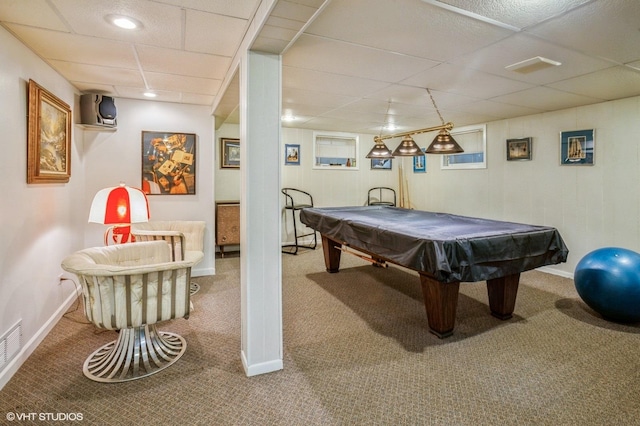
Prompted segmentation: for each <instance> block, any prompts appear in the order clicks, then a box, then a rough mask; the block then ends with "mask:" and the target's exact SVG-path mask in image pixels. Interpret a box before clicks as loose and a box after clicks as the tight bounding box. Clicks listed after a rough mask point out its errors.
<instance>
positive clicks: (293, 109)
mask: <svg viewBox="0 0 640 426" xmlns="http://www.w3.org/2000/svg"><path fill="white" fill-rule="evenodd" d="M332 109H333V107H332V106H328V107H326V106H320V105H315V104H308V103H297V102H294V101H283V102H282V114H283V115H293V116H295V117H300V118H302V117H313V116H317V115H322V114H325V113H326V112H328V111H331V110H332Z"/></svg>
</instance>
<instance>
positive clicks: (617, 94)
mask: <svg viewBox="0 0 640 426" xmlns="http://www.w3.org/2000/svg"><path fill="white" fill-rule="evenodd" d="M549 87H553V88H554V89H559V90H563V91H565V92H571V93H576V94H579V95H584V96H589V97H592V98H598V99H606V100H613V99H620V98H625V97H630V96H637V95H640V71H634V70H632V69H629V68H627V67H624V66H618V67H612V68H608V69H606V70H601V71H597V72H594V73H591V74H587V75H582V76H580V77H576V78H571V79H568V80H563V81H559V82H557V83H553V84H550V85H549Z"/></svg>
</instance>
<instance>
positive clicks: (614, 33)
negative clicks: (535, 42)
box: [531, 0, 640, 63]
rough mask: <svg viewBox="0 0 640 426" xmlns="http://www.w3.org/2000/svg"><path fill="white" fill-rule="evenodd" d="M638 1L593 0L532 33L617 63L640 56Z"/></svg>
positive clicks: (639, 2) (532, 30)
mask: <svg viewBox="0 0 640 426" xmlns="http://www.w3.org/2000/svg"><path fill="white" fill-rule="evenodd" d="M639 26H640V1H637V0H607V1H594V2H591V3H589V4H586V5H584V6H583V7H581V8H579V9H577V10H575V11H574V12H572V13H569V14H567V15H563V16H559V17H558V18H556V19H552V20H550V21H548V22H545V23H543V24H541V25H539V26H537V27H535V28H532V29H531V32H533V33H534V34H536V35H538V36H540V37H542V38H544V39H547V40H550V41H552V42H554V43H557V44H559V45H562V46H567V47H570V48H573V49H576V50H579V51H582V52H585V53H588V54H592V55H596V56H600V57H603V58H609V59H612V60H614V61H617V62H619V63H627V62H631V61H635V60H638V59H640V50H639V49H638V46H640V31H639V30H638V27H639Z"/></svg>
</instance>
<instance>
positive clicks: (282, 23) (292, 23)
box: [265, 16, 305, 32]
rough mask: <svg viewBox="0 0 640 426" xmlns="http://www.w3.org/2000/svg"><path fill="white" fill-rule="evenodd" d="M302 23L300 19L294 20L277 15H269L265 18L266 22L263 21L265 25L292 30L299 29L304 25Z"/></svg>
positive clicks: (296, 30)
mask: <svg viewBox="0 0 640 426" xmlns="http://www.w3.org/2000/svg"><path fill="white" fill-rule="evenodd" d="M304 24H305V23H304V22H301V21H296V20H293V19H286V18H279V17H277V16H270V17H269V18H268V19H267V22H266V23H265V25H271V26H274V27H278V28H286V29H288V30H293V31H295V32H298V31H300V30H301V29H302V27H303V26H304Z"/></svg>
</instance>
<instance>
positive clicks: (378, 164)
mask: <svg viewBox="0 0 640 426" xmlns="http://www.w3.org/2000/svg"><path fill="white" fill-rule="evenodd" d="M371 169H372V170H374V169H375V170H391V158H372V159H371Z"/></svg>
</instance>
